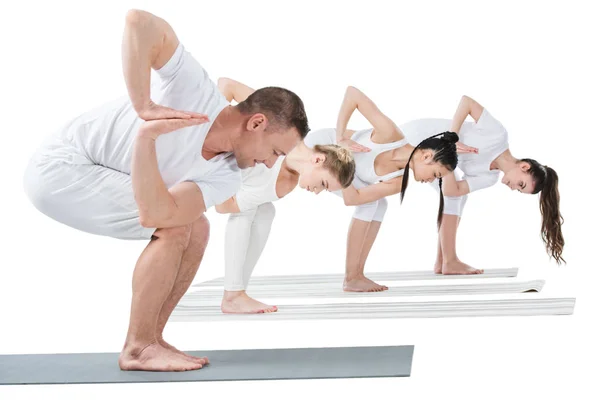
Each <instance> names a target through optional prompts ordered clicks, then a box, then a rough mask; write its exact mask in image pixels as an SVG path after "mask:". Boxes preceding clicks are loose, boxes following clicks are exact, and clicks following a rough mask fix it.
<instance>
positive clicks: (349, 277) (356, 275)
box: [344, 272, 365, 282]
mask: <svg viewBox="0 0 600 400" xmlns="http://www.w3.org/2000/svg"><path fill="white" fill-rule="evenodd" d="M364 277H365V274H363V273H362V272H352V273H348V272H346V276H344V281H346V282H350V281H355V280H357V279H362V278H364Z"/></svg>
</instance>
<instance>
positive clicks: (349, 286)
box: [344, 275, 388, 292]
mask: <svg viewBox="0 0 600 400" xmlns="http://www.w3.org/2000/svg"><path fill="white" fill-rule="evenodd" d="M384 290H388V287H387V286H384V285H380V284H378V283H375V282H373V281H372V280H370V279H369V278H367V277H366V276H364V275H362V276H358V277H355V278H351V279H348V278H346V279H345V280H344V292H383V291H384Z"/></svg>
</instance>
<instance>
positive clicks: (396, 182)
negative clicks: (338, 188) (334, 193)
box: [342, 178, 402, 206]
mask: <svg viewBox="0 0 600 400" xmlns="http://www.w3.org/2000/svg"><path fill="white" fill-rule="evenodd" d="M401 189H402V178H394V179H390V180H389V181H385V182H380V183H376V184H374V185H369V186H367V187H364V188H362V189H356V188H355V187H354V186H353V185H350V186H348V187H347V188H346V189H343V190H342V194H343V197H344V204H345V205H347V206H358V205H361V204H367V203H371V202H373V201H375V200H380V199H383V198H384V197H387V196H391V195H394V194H398V193H400V190H401Z"/></svg>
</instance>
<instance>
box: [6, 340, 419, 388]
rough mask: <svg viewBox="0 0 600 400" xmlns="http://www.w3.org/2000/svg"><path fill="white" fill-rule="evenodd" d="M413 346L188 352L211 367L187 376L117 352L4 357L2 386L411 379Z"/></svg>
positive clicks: (184, 373)
mask: <svg viewBox="0 0 600 400" xmlns="http://www.w3.org/2000/svg"><path fill="white" fill-rule="evenodd" d="M413 351H414V346H378V347H327V348H306V349H252V350H211V351H190V352H189V354H192V355H195V356H207V357H208V358H209V360H210V364H209V365H206V366H204V367H203V368H202V369H200V370H195V371H185V372H147V371H121V370H120V369H119V366H118V364H117V360H118V358H119V354H118V353H77V354H17V355H0V385H30V384H74V383H141V382H191V381H233V380H240V381H245V380H275V379H324V378H329V379H331V378H375V377H408V376H410V372H411V366H412V358H413Z"/></svg>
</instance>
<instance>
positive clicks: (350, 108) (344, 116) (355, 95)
mask: <svg viewBox="0 0 600 400" xmlns="http://www.w3.org/2000/svg"><path fill="white" fill-rule="evenodd" d="M354 110H358V111H359V112H360V113H361V114H362V115H363V116H364V117H365V118H366V119H367V121H369V123H370V124H371V125H372V126H373V128H375V130H376V131H378V132H386V133H396V134H398V135H400V136H402V137H404V135H403V134H402V131H400V128H398V127H397V126H396V124H395V123H394V121H392V120H391V119H390V118H388V117H387V116H386V115H385V114H384V113H382V112H381V110H380V109H379V108H378V107H377V106H376V105H375V103H374V102H373V100H371V99H370V98H369V97H367V95H365V94H364V93H363V92H361V91H360V90H358V89H357V88H355V87H353V86H348V89H346V94H345V95H344V101H343V102H342V106H341V108H340V112H339V114H338V121H337V125H336V132H337V137H338V141H340V140H342V139H349V137H346V136H344V133H345V132H346V128H347V126H348V121H350V117H351V116H352V113H353V112H354Z"/></svg>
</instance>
